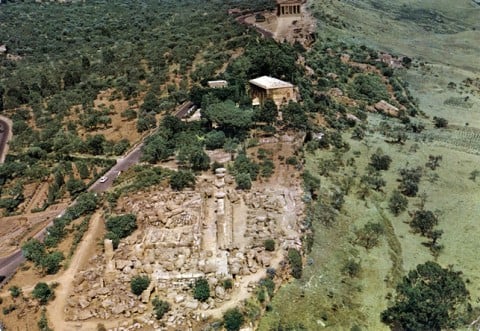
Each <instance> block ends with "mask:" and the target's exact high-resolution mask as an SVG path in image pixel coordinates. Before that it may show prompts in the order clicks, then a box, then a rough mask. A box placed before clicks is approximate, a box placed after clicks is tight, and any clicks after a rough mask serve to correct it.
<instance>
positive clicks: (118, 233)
mask: <svg viewBox="0 0 480 331" xmlns="http://www.w3.org/2000/svg"><path fill="white" fill-rule="evenodd" d="M105 226H106V228H107V231H108V232H107V238H108V239H111V240H112V241H114V247H115V248H116V247H117V246H118V241H119V240H120V239H122V238H125V237H128V236H129V235H131V234H132V233H133V231H135V230H136V229H137V217H136V216H135V215H133V214H125V215H118V216H110V217H109V218H108V219H107V221H106V222H105ZM115 243H116V244H117V245H115Z"/></svg>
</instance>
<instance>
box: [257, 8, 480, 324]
mask: <svg viewBox="0 0 480 331" xmlns="http://www.w3.org/2000/svg"><path fill="white" fill-rule="evenodd" d="M309 6H310V9H311V10H312V11H313V12H314V13H315V15H316V17H317V18H318V19H319V23H318V27H319V34H320V35H321V36H330V37H335V38H339V39H340V40H343V41H345V42H346V43H347V44H348V43H354V44H366V45H367V46H370V47H374V48H376V49H379V50H385V51H390V52H393V53H395V54H398V55H407V56H410V57H413V58H414V59H415V62H414V63H415V64H414V65H413V67H412V68H411V69H410V70H408V71H405V72H403V73H401V76H402V77H403V78H404V79H405V80H406V81H407V82H408V83H409V89H410V90H411V92H412V94H413V96H414V97H415V98H417V99H418V101H419V106H420V110H421V111H423V112H424V113H425V116H424V117H422V118H421V121H422V122H424V123H426V128H425V130H424V131H423V132H422V133H420V134H409V135H408V138H409V139H408V140H407V142H406V143H405V144H404V145H398V144H390V143H387V142H386V137H384V136H383V135H382V134H381V133H380V132H379V131H378V128H379V125H380V123H381V122H383V121H387V122H389V121H391V120H388V119H384V118H382V117H380V116H379V115H370V116H369V118H368V133H367V136H366V137H365V139H364V140H363V141H355V140H352V139H349V137H350V133H346V134H345V135H344V138H345V140H346V141H348V143H349V144H350V146H351V148H350V150H349V151H348V152H347V153H346V154H345V155H344V156H343V159H344V160H345V161H346V160H348V159H349V158H353V159H354V160H355V163H354V165H353V166H344V167H341V168H340V169H339V170H337V171H336V172H331V173H330V174H329V176H323V177H321V183H322V184H321V185H322V192H327V193H328V192H331V191H333V189H334V188H335V187H336V186H337V185H338V182H339V181H340V180H341V179H342V178H345V177H348V176H352V175H353V174H355V172H357V174H358V175H357V176H355V178H356V183H355V184H354V185H353V187H352V189H351V192H350V193H349V194H348V195H347V196H345V204H344V206H343V208H342V211H341V213H340V215H339V216H338V217H337V222H336V223H335V224H334V225H333V226H329V227H327V226H324V225H321V224H315V225H314V229H315V242H314V246H313V249H312V252H311V254H310V255H308V256H307V265H306V267H305V272H304V277H303V278H302V280H300V281H294V282H292V283H290V284H288V285H286V286H284V287H283V288H282V289H281V290H280V291H279V292H278V293H277V294H276V296H275V298H274V300H273V302H272V307H273V309H272V310H271V311H270V312H268V313H267V314H266V315H265V317H264V318H263V319H262V320H261V322H260V326H259V329H260V330H277V329H279V328H278V326H279V325H282V326H283V327H284V328H285V326H287V327H290V328H291V329H292V330H304V329H306V330H323V329H325V330H355V328H354V327H355V326H357V327H360V329H362V330H388V327H387V326H386V325H384V324H382V323H381V321H380V317H379V316H380V313H381V311H383V310H384V309H385V308H386V307H387V304H388V302H389V301H388V299H387V297H388V296H389V293H391V294H393V293H394V287H395V285H396V283H397V282H398V281H399V280H400V279H401V277H402V275H404V274H405V272H407V271H408V270H411V269H413V268H415V267H416V266H417V265H418V264H420V263H424V262H426V261H428V260H435V257H434V256H432V253H431V252H430V250H429V248H428V247H427V246H426V245H424V243H426V242H427V239H426V238H424V237H421V236H420V235H419V234H414V233H413V232H412V230H411V227H410V225H409V224H408V221H409V220H410V219H411V217H410V216H409V214H408V212H413V211H415V210H418V209H419V208H420V205H421V204H422V199H421V198H420V197H421V196H423V197H424V200H425V201H424V208H425V209H426V210H431V211H434V212H435V213H436V214H437V215H439V224H438V229H441V230H443V236H442V238H441V239H440V240H439V242H440V244H442V245H444V248H443V250H442V251H441V252H440V254H439V256H438V258H436V261H437V262H438V263H439V264H440V265H442V266H444V267H446V266H449V265H452V266H453V268H454V269H455V270H460V271H462V272H463V273H464V279H465V280H466V281H467V287H468V289H469V291H470V295H471V303H472V305H473V306H477V305H478V302H480V278H479V275H480V267H479V265H478V263H476V262H477V261H476V260H477V258H476V256H477V255H476V254H477V252H478V251H480V241H479V240H478V233H480V223H479V222H478V215H479V214H480V213H479V212H480V205H479V203H478V201H480V178H478V179H476V181H475V180H472V179H470V178H469V177H470V175H471V173H472V171H475V170H480V89H479V85H478V84H477V85H475V84H472V83H471V82H466V83H465V80H466V79H467V78H471V79H473V80H475V78H478V77H480V61H479V60H478V54H480V44H479V43H478V32H476V31H475V30H476V29H477V30H478V29H479V28H480V22H479V21H478V15H479V13H480V7H479V6H477V5H475V4H474V3H473V2H472V1H469V0H462V1H455V2H452V1H448V0H440V1H433V0H432V1H422V2H418V1H407V0H403V1H402V0H400V1H395V2H394V1H382V2H378V1H368V0H364V1H355V2H349V3H346V2H343V1H342V2H338V1H327V2H323V1H311V2H310V4H309ZM352 18H356V19H352ZM379 31H380V33H379ZM451 82H452V83H454V84H449V83H451ZM434 116H437V117H443V118H446V119H447V120H448V122H449V126H448V128H446V129H436V128H434V127H433V125H432V124H431V123H432V118H433V117H434ZM377 148H381V149H382V150H383V152H384V153H385V154H387V155H389V156H390V157H391V158H392V163H391V166H390V169H389V170H388V171H385V172H382V173H383V174H382V176H383V178H384V180H385V181H386V186H385V187H384V189H383V192H384V193H382V192H374V193H372V194H370V196H368V197H367V198H366V199H365V200H362V199H360V198H359V196H358V194H357V193H358V181H359V178H360V176H361V175H362V174H364V173H365V167H366V166H367V164H368V162H369V159H370V156H371V155H372V154H373V153H374V152H375V151H376V150H377ZM429 155H441V156H442V161H441V162H440V166H439V167H438V168H437V169H436V170H434V171H433V170H431V169H428V168H426V167H425V163H426V162H427V160H428V157H429ZM329 158H330V159H331V158H333V152H331V151H317V152H316V154H314V155H312V154H307V165H306V167H307V169H309V170H310V171H311V172H312V173H317V174H318V172H319V171H318V169H319V166H320V160H323V159H329ZM415 166H420V167H422V168H423V176H422V179H421V182H420V184H419V194H418V195H417V197H414V198H408V200H409V206H408V210H407V211H406V212H404V213H402V214H401V215H399V216H398V217H395V216H394V215H393V214H392V213H391V212H390V211H389V210H388V197H389V196H390V192H391V191H392V190H393V189H395V188H397V187H398V182H397V179H398V178H399V174H398V170H399V169H400V168H405V167H409V168H410V167H415ZM367 222H378V223H380V224H382V225H383V226H384V229H385V231H384V234H383V235H382V236H381V238H380V243H379V245H378V246H377V247H374V248H372V249H370V250H368V251H367V250H366V249H365V248H363V247H360V246H359V245H356V244H355V238H356V236H355V231H356V229H359V228H361V227H362V226H363V225H364V224H366V223H367ZM349 259H353V260H354V261H357V262H360V265H361V271H360V273H359V274H358V276H357V277H353V278H352V277H350V276H348V275H345V273H343V272H342V269H343V267H344V265H345V263H346V261H348V260H349ZM357 330H358V328H357Z"/></svg>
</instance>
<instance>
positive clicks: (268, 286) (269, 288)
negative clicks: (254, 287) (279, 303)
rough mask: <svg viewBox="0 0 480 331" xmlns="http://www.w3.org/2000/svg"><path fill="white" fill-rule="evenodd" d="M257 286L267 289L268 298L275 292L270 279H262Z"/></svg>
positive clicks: (273, 284)
mask: <svg viewBox="0 0 480 331" xmlns="http://www.w3.org/2000/svg"><path fill="white" fill-rule="evenodd" d="M259 285H260V286H262V287H265V288H266V289H267V293H268V295H269V296H270V298H272V297H273V293H274V292H275V282H274V281H273V280H272V279H271V278H262V279H261V280H260V283H259Z"/></svg>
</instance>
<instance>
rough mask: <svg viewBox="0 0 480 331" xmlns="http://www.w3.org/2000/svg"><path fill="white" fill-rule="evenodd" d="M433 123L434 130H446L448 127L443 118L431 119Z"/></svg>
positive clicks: (435, 117)
mask: <svg viewBox="0 0 480 331" xmlns="http://www.w3.org/2000/svg"><path fill="white" fill-rule="evenodd" d="M433 123H434V125H435V127H436V128H446V127H447V126H448V121H447V120H446V119H445V118H443V117H437V116H434V117H433Z"/></svg>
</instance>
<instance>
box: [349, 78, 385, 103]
mask: <svg viewBox="0 0 480 331" xmlns="http://www.w3.org/2000/svg"><path fill="white" fill-rule="evenodd" d="M350 95H351V96H352V97H354V98H356V99H362V100H365V101H368V102H370V103H375V102H378V101H380V100H387V101H388V100H389V99H390V97H389V95H388V91H387V88H386V86H385V84H384V83H383V81H382V79H381V78H380V77H379V76H377V75H375V74H358V75H356V76H355V78H354V79H353V81H352V85H351V87H350Z"/></svg>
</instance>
